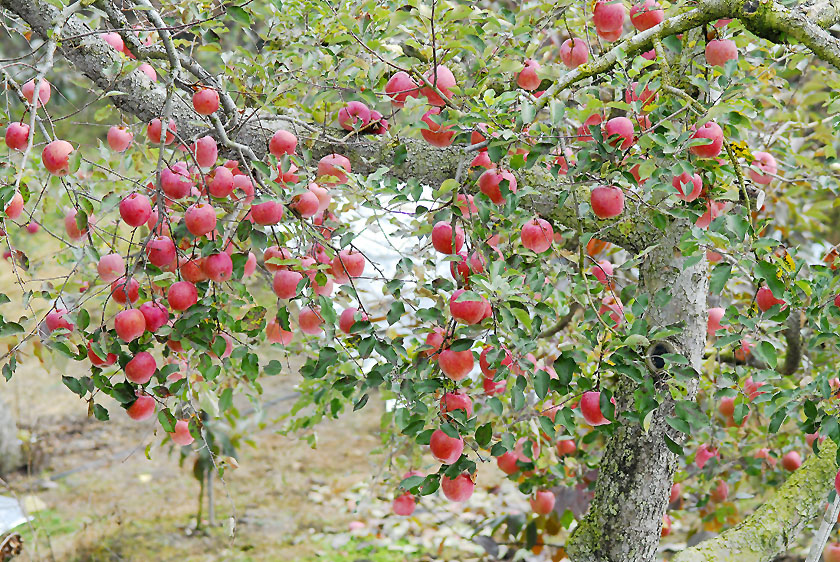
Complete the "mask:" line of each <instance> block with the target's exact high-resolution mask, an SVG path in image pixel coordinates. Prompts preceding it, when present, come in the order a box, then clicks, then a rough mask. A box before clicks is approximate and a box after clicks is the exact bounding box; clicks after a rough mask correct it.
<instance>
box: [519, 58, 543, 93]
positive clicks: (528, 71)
mask: <svg viewBox="0 0 840 562" xmlns="http://www.w3.org/2000/svg"><path fill="white" fill-rule="evenodd" d="M539 71H540V63H538V62H537V61H535V60H534V59H528V60H526V61H525V68H523V69H522V70H521V71H519V75H518V76H517V77H516V84H517V85H518V86H519V87H520V88H522V89H523V90H528V91H531V92H532V91H534V90H536V89H537V88H538V87H539V86H540V82H542V80H540V77H539V76H537V73H538V72H539Z"/></svg>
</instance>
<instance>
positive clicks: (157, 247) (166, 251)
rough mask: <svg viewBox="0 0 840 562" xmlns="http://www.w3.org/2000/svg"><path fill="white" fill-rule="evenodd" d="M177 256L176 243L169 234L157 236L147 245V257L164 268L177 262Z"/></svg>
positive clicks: (153, 263) (150, 261) (152, 262)
mask: <svg viewBox="0 0 840 562" xmlns="http://www.w3.org/2000/svg"><path fill="white" fill-rule="evenodd" d="M176 256H177V253H176V250H175V243H174V242H173V241H172V239H171V238H169V237H168V236H156V237H154V238H152V239H151V240H149V243H148V244H147V245H146V257H147V258H148V259H149V263H151V264H152V265H155V266H157V267H160V268H163V267H166V266H167V265H169V264H171V263H173V262H175V258H176Z"/></svg>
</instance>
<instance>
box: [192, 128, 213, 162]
mask: <svg viewBox="0 0 840 562" xmlns="http://www.w3.org/2000/svg"><path fill="white" fill-rule="evenodd" d="M193 152H194V154H195V161H196V162H197V163H198V165H199V166H200V167H202V168H210V167H211V166H213V165H214V164H215V163H216V160H218V158H219V147H218V145H217V144H216V139H214V138H213V137H211V136H209V135H205V136H203V137H201V138H200V139H198V140H197V141H195V146H194V150H193Z"/></svg>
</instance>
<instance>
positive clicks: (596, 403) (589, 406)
mask: <svg viewBox="0 0 840 562" xmlns="http://www.w3.org/2000/svg"><path fill="white" fill-rule="evenodd" d="M580 413H581V414H583V419H584V420H586V423H588V424H589V425H592V426H597V425H606V424H608V423H610V420H608V419H607V418H605V417H604V414H602V413H601V393H600V392H596V391H593V390H590V391H589V392H584V393H583V396H581V397H580Z"/></svg>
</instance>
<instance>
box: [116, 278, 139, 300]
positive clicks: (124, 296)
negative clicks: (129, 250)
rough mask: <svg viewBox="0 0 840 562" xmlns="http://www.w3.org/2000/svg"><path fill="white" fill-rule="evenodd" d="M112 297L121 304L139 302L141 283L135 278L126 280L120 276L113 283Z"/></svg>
mask: <svg viewBox="0 0 840 562" xmlns="http://www.w3.org/2000/svg"><path fill="white" fill-rule="evenodd" d="M111 297H112V298H113V299H114V300H115V301H116V302H118V303H120V304H126V303H127V302H129V301H130V302H131V303H132V304H133V303H135V302H137V299H138V298H140V283H139V282H138V281H137V279H134V278H133V277H132V278H131V279H128V280H126V278H125V277H124V276H120V277H119V278H117V279H115V280H114V282H113V283H111Z"/></svg>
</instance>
